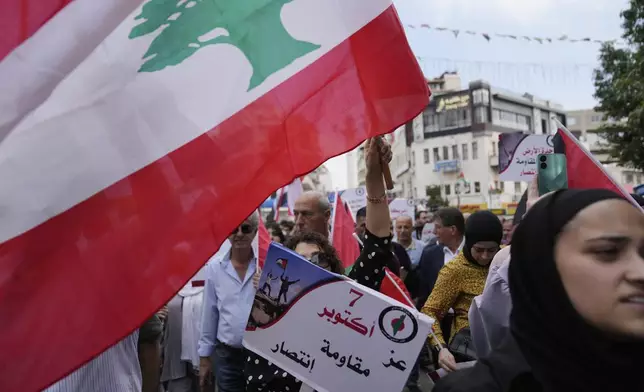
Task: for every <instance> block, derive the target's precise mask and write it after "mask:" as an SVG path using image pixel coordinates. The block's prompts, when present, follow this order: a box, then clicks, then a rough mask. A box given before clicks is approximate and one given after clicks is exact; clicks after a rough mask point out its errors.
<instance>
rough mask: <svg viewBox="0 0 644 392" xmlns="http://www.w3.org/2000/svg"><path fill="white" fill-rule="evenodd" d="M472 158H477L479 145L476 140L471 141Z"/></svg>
mask: <svg viewBox="0 0 644 392" xmlns="http://www.w3.org/2000/svg"><path fill="white" fill-rule="evenodd" d="M472 159H474V160H476V159H479V145H478V143H477V142H472Z"/></svg>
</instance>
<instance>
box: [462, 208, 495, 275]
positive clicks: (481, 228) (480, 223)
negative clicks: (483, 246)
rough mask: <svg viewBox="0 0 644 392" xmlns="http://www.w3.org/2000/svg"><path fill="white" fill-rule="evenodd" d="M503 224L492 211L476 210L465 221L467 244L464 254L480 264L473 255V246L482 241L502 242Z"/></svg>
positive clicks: (470, 260) (471, 261)
mask: <svg viewBox="0 0 644 392" xmlns="http://www.w3.org/2000/svg"><path fill="white" fill-rule="evenodd" d="M502 239H503V225H502V224H501V221H500V220H499V218H498V217H497V216H496V215H494V214H493V213H491V212H490V211H476V212H475V213H473V214H472V215H470V217H469V218H467V222H465V246H464V247H463V255H464V256H465V258H466V259H467V261H469V262H470V263H474V264H475V265H479V263H477V262H476V260H474V258H473V257H472V246H474V244H476V243H477V242H481V241H494V242H496V243H497V244H501V240H502Z"/></svg>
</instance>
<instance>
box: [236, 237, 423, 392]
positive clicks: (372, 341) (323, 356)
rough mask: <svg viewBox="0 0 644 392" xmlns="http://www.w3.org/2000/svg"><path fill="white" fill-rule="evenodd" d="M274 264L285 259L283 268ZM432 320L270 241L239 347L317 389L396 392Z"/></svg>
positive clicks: (336, 391)
mask: <svg viewBox="0 0 644 392" xmlns="http://www.w3.org/2000/svg"><path fill="white" fill-rule="evenodd" d="M277 260H287V261H288V262H287V263H286V268H281V267H279V266H278V265H277ZM282 264H284V263H282ZM432 323H433V320H432V319H431V318H429V317H427V316H425V315H423V314H422V313H419V312H418V311H416V309H414V308H411V307H408V306H404V305H402V304H401V303H399V302H398V301H394V300H392V299H390V298H388V297H386V296H384V295H382V294H381V293H378V292H376V291H373V290H370V289H368V288H366V287H364V286H361V285H359V284H357V283H355V282H353V281H351V280H350V279H348V278H346V277H343V276H340V275H336V274H333V273H331V272H328V271H326V270H323V269H321V268H319V267H318V266H316V265H314V264H311V263H310V262H308V261H307V260H305V259H303V258H302V257H301V256H299V255H297V254H296V253H294V252H292V251H291V250H289V249H286V248H283V247H282V246H280V245H277V244H271V246H270V248H269V252H268V256H267V260H266V263H265V266H264V270H263V273H262V277H261V278H260V281H259V290H258V291H257V295H256V296H255V301H254V304H253V308H252V310H251V315H250V318H249V321H248V326H247V327H246V333H245V335H244V346H245V347H246V348H247V349H249V350H251V351H253V352H255V353H257V354H258V355H260V356H262V357H264V358H266V359H267V360H268V361H270V362H272V363H273V364H276V365H277V366H279V367H280V368H281V369H283V370H284V371H286V372H288V373H289V374H291V375H293V376H294V377H296V378H297V379H298V380H301V381H302V382H303V383H304V384H307V385H309V386H311V387H312V388H314V389H315V390H316V391H319V392H325V391H329V392H330V391H333V392H345V391H346V392H349V391H376V390H383V391H395V390H402V388H403V387H404V384H405V381H406V380H407V378H408V377H409V373H410V371H411V368H412V367H413V365H414V363H415V361H416V359H417V357H418V353H419V351H420V349H421V346H422V344H423V343H424V342H425V340H426V338H427V335H428V334H429V331H430V328H431V325H432ZM311 331H315V332H314V333H312V332H311Z"/></svg>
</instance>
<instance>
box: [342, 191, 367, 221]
mask: <svg viewBox="0 0 644 392" xmlns="http://www.w3.org/2000/svg"><path fill="white" fill-rule="evenodd" d="M340 196H342V200H344V202H345V203H347V204H348V205H349V209H350V210H351V214H353V216H354V217H355V215H356V213H357V212H358V210H359V209H361V208H362V207H366V206H367V190H366V189H365V187H363V186H361V187H358V188H350V189H345V190H344V191H343V192H341V193H340Z"/></svg>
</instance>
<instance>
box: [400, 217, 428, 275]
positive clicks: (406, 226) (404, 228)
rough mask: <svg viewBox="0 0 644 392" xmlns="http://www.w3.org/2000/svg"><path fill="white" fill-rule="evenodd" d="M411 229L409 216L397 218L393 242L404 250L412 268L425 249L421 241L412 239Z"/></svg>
mask: <svg viewBox="0 0 644 392" xmlns="http://www.w3.org/2000/svg"><path fill="white" fill-rule="evenodd" d="M413 227H414V226H413V222H412V220H411V217H409V216H404V215H403V216H399V217H398V218H396V221H395V223H394V230H395V232H396V238H395V239H394V241H396V242H397V243H399V244H400V245H402V246H403V247H404V248H405V250H406V251H407V254H408V255H409V259H410V260H411V264H412V268H413V266H416V265H418V263H419V262H420V256H421V255H422V254H423V249H424V248H425V243H424V242H423V241H421V240H418V239H415V238H413V237H412V233H413Z"/></svg>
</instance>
